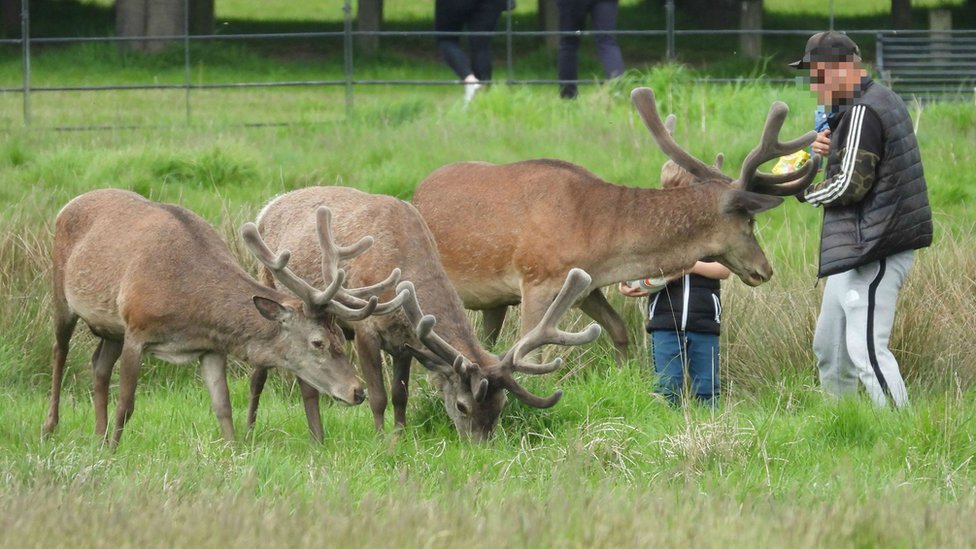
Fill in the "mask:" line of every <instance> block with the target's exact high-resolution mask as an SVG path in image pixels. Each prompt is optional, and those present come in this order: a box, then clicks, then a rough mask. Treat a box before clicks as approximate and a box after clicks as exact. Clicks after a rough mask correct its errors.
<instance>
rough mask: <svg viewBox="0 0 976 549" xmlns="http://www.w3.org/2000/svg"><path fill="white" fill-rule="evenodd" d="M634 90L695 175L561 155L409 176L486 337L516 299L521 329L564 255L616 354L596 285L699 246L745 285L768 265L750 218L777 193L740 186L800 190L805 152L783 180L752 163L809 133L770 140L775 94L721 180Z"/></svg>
mask: <svg viewBox="0 0 976 549" xmlns="http://www.w3.org/2000/svg"><path fill="white" fill-rule="evenodd" d="M633 97H634V101H635V104H636V105H637V107H638V110H639V111H640V114H641V116H642V117H643V118H644V121H645V123H646V124H647V126H648V128H649V129H650V130H651V132H652V134H653V136H654V137H655V139H656V140H657V141H658V144H659V145H661V147H662V149H664V150H665V152H667V153H668V155H669V156H671V158H672V159H673V160H674V162H675V163H676V165H675V167H678V166H680V168H683V169H685V170H688V171H689V172H692V174H693V175H694V178H695V179H696V181H697V184H695V185H691V186H686V187H680V188H672V189H663V190H662V189H645V188H633V187H624V186H620V185H615V184H613V183H609V182H606V181H604V180H602V179H600V178H599V177H597V176H596V175H594V174H592V173H591V172H589V171H587V170H586V169H584V168H582V167H580V166H577V165H574V164H571V163H569V162H563V161H559V160H528V161H523V162H515V163H512V164H503V165H495V164H489V163H485V162H461V163H456V164H449V165H447V166H444V167H442V168H440V169H438V170H436V171H434V172H433V173H432V174H430V175H429V176H428V177H427V178H426V179H425V180H424V181H423V182H422V183H421V184H420V186H419V187H418V188H417V191H416V193H415V195H414V199H413V204H414V205H415V206H416V207H417V209H418V210H419V211H420V213H421V215H423V217H424V220H425V221H426V222H427V225H428V226H429V227H430V230H431V232H432V233H433V234H434V239H435V240H436V241H437V246H438V249H439V250H440V253H441V260H442V262H443V264H444V268H445V269H446V271H447V274H448V276H449V277H450V279H451V282H452V283H453V284H454V287H455V288H456V289H457V291H458V294H459V295H460V296H461V299H462V300H463V301H464V304H465V306H466V307H468V308H469V309H476V310H481V311H483V313H484V317H485V330H486V332H487V337H488V339H489V342H491V341H494V338H495V337H496V336H497V334H498V332H499V330H500V329H501V324H502V321H503V320H504V317H505V312H506V310H507V307H508V306H509V305H515V304H519V303H521V312H522V316H521V322H522V323H523V324H522V326H523V328H522V330H523V332H524V330H525V327H526V326H532V325H534V323H535V322H537V321H538V319H539V318H540V315H541V313H542V311H543V310H544V308H545V306H546V304H547V303H549V301H551V300H552V296H554V295H555V292H556V291H557V290H558V288H559V284H560V283H561V281H562V279H563V277H565V275H566V272H567V271H568V270H569V269H570V268H571V267H579V268H582V269H584V270H585V271H586V272H588V273H590V275H591V276H592V282H591V285H590V288H589V289H588V293H587V296H586V297H585V298H584V299H583V300H582V301H581V302H580V304H579V306H580V308H581V309H582V310H583V312H585V313H586V314H588V315H589V316H591V317H593V318H594V319H595V320H596V321H597V322H599V323H600V324H601V325H602V326H603V327H604V328H605V329H606V330H607V331H608V333H609V335H610V337H611V338H612V340H613V342H614V344H615V345H616V347H617V349H618V351H619V352H620V356H621V357H622V356H623V355H624V353H625V351H626V347H627V332H626V329H625V326H624V323H623V321H622V319H621V318H620V316H619V315H618V314H617V313H616V312H615V311H614V310H613V309H612V308H611V307H610V305H609V304H608V303H607V300H606V298H605V297H604V296H603V294H602V292H601V291H600V288H601V287H603V286H607V285H610V284H616V283H617V282H619V281H621V280H632V279H637V278H643V277H645V276H649V275H652V276H662V275H665V276H666V275H672V274H676V273H679V272H681V271H683V270H685V269H688V268H690V267H691V266H692V265H694V263H695V262H696V261H698V260H699V259H702V258H706V257H710V258H713V259H715V260H717V261H719V262H720V263H722V264H724V265H725V266H727V267H728V268H729V269H731V270H732V272H734V273H735V274H737V275H738V276H739V277H740V278H741V279H742V280H743V281H744V282H745V283H746V284H749V285H750V286H756V285H759V284H761V283H763V282H765V281H767V280H769V278H770V277H771V276H772V274H773V270H772V267H771V266H770V264H769V262H768V261H767V259H766V257H765V255H764V254H763V251H762V249H761V248H760V246H759V244H758V242H756V239H755V236H754V234H753V223H754V221H753V219H754V216H755V215H756V214H757V213H759V212H762V211H764V210H767V209H769V208H772V207H775V206H776V205H778V204H780V203H781V202H782V199H781V198H778V197H773V196H767V195H766V194H759V193H758V192H751V191H749V190H745V189H750V188H755V189H757V190H760V191H762V192H763V193H768V194H789V193H793V192H798V190H802V188H803V187H805V186H806V185H807V184H809V181H810V179H812V175H813V174H812V173H811V169H812V171H813V172H814V173H815V171H816V169H815V163H810V164H811V165H809V166H807V167H806V168H805V169H804V170H802V172H798V173H797V174H795V175H794V176H793V177H794V178H795V180H790V181H789V182H788V183H786V182H785V181H784V178H782V177H780V176H771V175H768V174H763V173H760V172H758V171H757V168H758V165H759V164H760V163H761V161H765V160H768V159H769V158H771V156H770V155H782V154H787V152H786V151H787V150H788V149H790V148H792V149H793V150H797V149H799V148H802V147H806V146H808V145H809V141H812V139H813V137H814V135H811V134H808V135H806V136H804V137H802V138H800V139H797V140H794V141H792V142H789V143H785V144H784V143H779V142H778V141H776V140H777V139H778V132H779V128H780V127H781V125H782V122H783V120H784V119H785V116H786V107H785V105H782V104H779V103H777V104H775V105H774V107H773V109H771V111H770V116H769V119H768V120H767V123H766V127H765V130H764V133H763V139H762V142H761V143H760V145H759V146H758V147H757V148H756V149H755V150H754V151H753V152H752V153H751V154H750V155H749V157H748V158H747V159H746V162H745V164H744V167H743V173H742V174H741V175H740V179H739V180H737V181H732V179H731V178H730V177H727V176H725V175H724V174H722V173H721V172H720V171H718V169H716V168H714V167H711V166H707V165H705V164H703V163H701V162H700V161H698V160H696V159H693V158H691V157H690V156H689V155H687V153H685V152H684V151H683V150H680V148H679V147H678V146H677V145H676V144H674V143H673V141H671V140H670V131H669V130H666V129H665V124H664V123H662V122H661V120H660V118H659V117H658V115H657V111H656V107H655V105H654V99H653V94H652V93H651V92H650V90H649V89H646V88H644V89H639V90H635V92H634V94H633ZM789 152H792V150H790V151H789ZM674 175H675V176H681V177H684V176H685V175H687V174H685V175H681V174H680V173H676V174H674Z"/></svg>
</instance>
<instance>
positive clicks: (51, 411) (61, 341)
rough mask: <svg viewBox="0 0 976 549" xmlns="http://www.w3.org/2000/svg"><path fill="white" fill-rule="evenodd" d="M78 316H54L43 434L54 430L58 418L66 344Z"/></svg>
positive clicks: (57, 314)
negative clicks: (48, 398) (48, 401)
mask: <svg viewBox="0 0 976 549" xmlns="http://www.w3.org/2000/svg"><path fill="white" fill-rule="evenodd" d="M77 323H78V317H77V316H75V315H72V314H70V313H65V314H59V313H58V312H55V317H54V350H53V358H52V361H51V405H50V407H48V410H47V420H46V421H45V422H44V434H45V435H49V434H51V433H52V432H54V429H55V427H57V426H58V421H59V420H60V409H61V382H62V381H63V380H64V362H65V360H66V359H67V358H68V344H69V343H70V342H71V334H72V333H74V331H75V324H77Z"/></svg>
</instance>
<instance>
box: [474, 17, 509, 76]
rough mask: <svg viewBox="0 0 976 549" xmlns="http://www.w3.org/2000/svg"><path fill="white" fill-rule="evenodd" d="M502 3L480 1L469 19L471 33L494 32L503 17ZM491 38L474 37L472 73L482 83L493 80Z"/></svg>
mask: <svg viewBox="0 0 976 549" xmlns="http://www.w3.org/2000/svg"><path fill="white" fill-rule="evenodd" d="M501 8H502V3H501V2H500V1H499V0H480V1H479V2H478V3H477V4H476V5H475V6H474V9H473V11H472V12H471V15H470V17H469V18H468V30H470V31H471V32H494V31H495V29H496V28H497V26H498V18H499V17H500V16H501V13H502V12H501ZM491 38H492V37H491V36H472V37H471V38H470V40H468V43H469V44H470V46H471V71H472V73H474V76H475V78H477V79H478V80H479V81H481V82H487V81H489V80H491Z"/></svg>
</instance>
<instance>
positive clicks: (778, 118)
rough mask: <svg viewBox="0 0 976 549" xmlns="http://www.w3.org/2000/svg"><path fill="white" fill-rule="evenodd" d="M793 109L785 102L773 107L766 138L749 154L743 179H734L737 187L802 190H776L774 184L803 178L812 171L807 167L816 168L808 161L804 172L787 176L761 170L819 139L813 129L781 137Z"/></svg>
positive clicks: (777, 102)
mask: <svg viewBox="0 0 976 549" xmlns="http://www.w3.org/2000/svg"><path fill="white" fill-rule="evenodd" d="M789 112H790V108H789V107H788V106H787V105H786V103H783V102H782V101H776V102H774V103H773V104H772V106H770V107H769V114H768V115H767V116H766V124H765V126H763V133H762V138H761V139H760V141H759V144H758V145H757V146H756V148H754V149H753V150H752V151H751V152H750V153H749V155H748V156H746V159H745V161H744V162H743V163H742V170H741V171H740V172H739V178H738V179H737V180H735V181H734V182H733V186H735V187H737V188H740V189H744V190H751V191H755V192H762V191H760V190H759V189H763V190H765V191H767V192H766V194H783V195H785V194H795V193H796V192H798V191H793V192H789V190H790V189H792V188H793V187H795V186H794V185H790V186H789V187H786V188H783V189H772V188H770V185H779V184H781V183H783V182H784V181H794V180H797V179H798V178H799V179H800V180H802V179H803V178H805V176H806V175H807V174H808V172H806V171H803V170H810V169H812V163H807V166H804V167H803V168H801V171H800V172H797V173H792V174H788V175H786V176H784V177H779V176H775V175H772V174H764V173H761V172H759V171H758V170H759V166H760V165H762V163H763V162H766V161H768V160H772V159H773V158H778V157H780V156H785V155H787V154H791V153H794V152H796V151H798V150H800V149H803V148H806V147H809V146H810V144H812V143H813V142H814V140H816V139H817V132H815V131H812V130H811V131H809V132H807V133H805V134H803V135H802V136H800V137H798V138H796V139H793V140H792V141H787V142H785V143H783V142H781V141H780V140H779V133H780V130H782V128H783V123H784V122H785V121H786V115H787V114H789ZM818 166H819V164H818Z"/></svg>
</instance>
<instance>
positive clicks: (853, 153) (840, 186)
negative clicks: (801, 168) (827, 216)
mask: <svg viewBox="0 0 976 549" xmlns="http://www.w3.org/2000/svg"><path fill="white" fill-rule="evenodd" d="M864 111H865V107H864V106H863V105H857V106H855V107H854V108H853V109H852V112H851V125H850V127H849V128H848V132H847V144H846V145H847V150H845V151H844V158H843V160H842V162H841V170H840V173H838V174H837V175H835V176H834V178H833V179H834V180H833V181H831V182H830V183H829V184H828V185H826V186H825V187H824V188H822V189H820V190H819V191H816V192H814V193H811V194H809V195H807V196H806V201H807V202H808V203H810V204H823V203H825V202H830V201H831V200H834V199H835V198H837V197H838V196H840V195H841V194H843V193H844V191H845V190H847V187H848V186H849V185H850V183H851V178H852V176H853V175H854V164H855V162H854V161H855V160H856V159H857V148H858V146H859V145H860V144H861V126H862V123H863V122H864Z"/></svg>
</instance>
